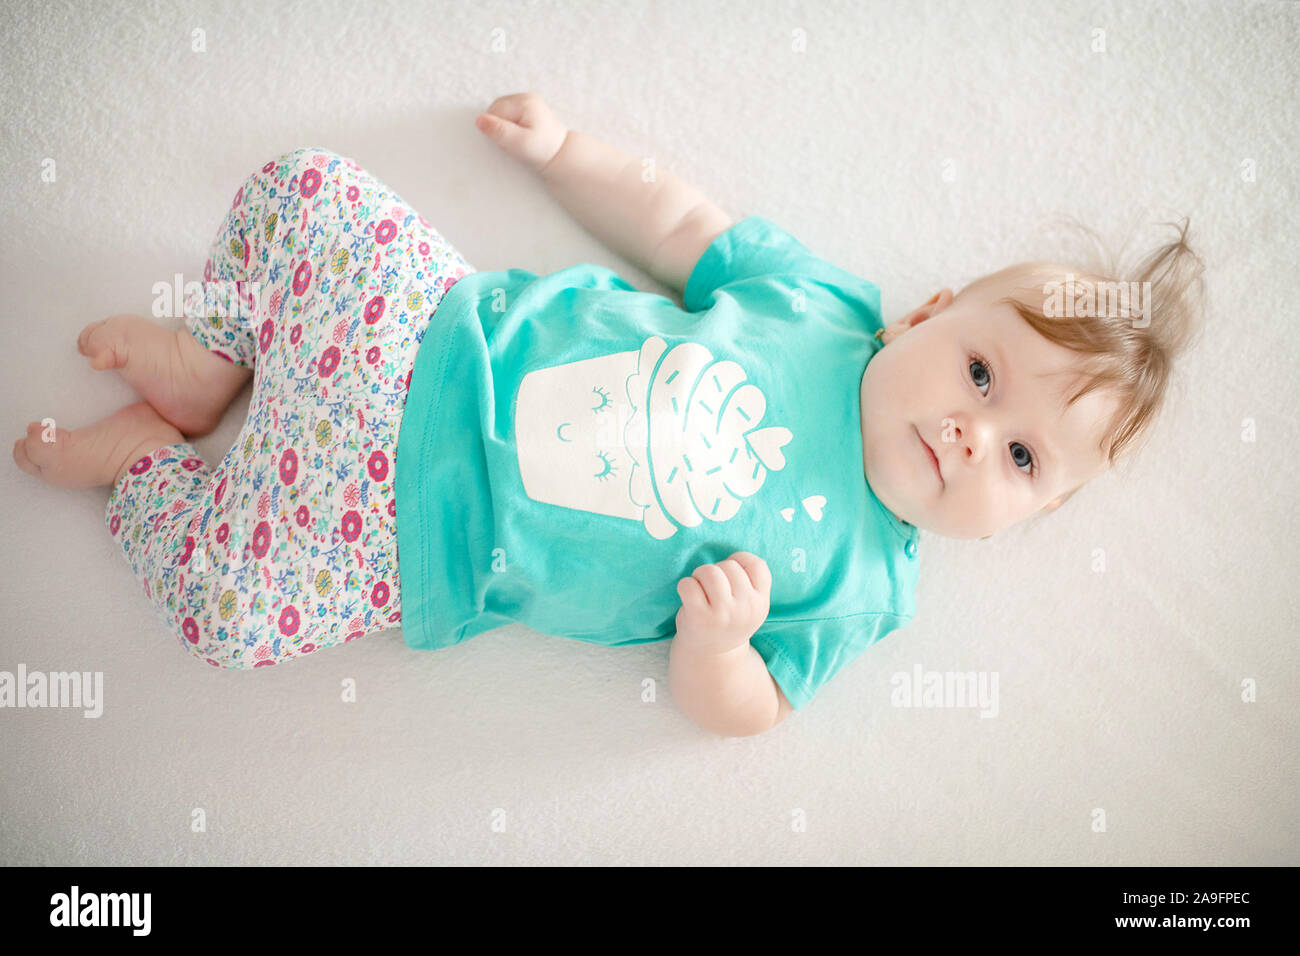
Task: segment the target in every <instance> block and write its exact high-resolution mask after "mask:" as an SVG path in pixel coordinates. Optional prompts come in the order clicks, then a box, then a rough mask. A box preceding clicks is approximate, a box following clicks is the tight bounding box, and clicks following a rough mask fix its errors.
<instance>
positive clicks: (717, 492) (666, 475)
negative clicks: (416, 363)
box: [515, 336, 794, 539]
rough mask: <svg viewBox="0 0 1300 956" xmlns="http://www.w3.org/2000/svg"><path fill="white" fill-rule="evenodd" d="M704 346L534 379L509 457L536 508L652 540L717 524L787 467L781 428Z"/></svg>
mask: <svg viewBox="0 0 1300 956" xmlns="http://www.w3.org/2000/svg"><path fill="white" fill-rule="evenodd" d="M766 411H767V398H766V397H765V396H764V395H763V392H762V391H761V390H760V389H759V388H758V387H757V386H755V385H753V384H752V383H750V382H747V381H746V376H745V370H744V369H742V368H741V367H740V366H739V365H738V364H737V363H735V362H732V361H729V360H721V361H715V360H714V358H713V355H712V354H711V353H710V352H709V350H708V349H707V348H705V347H704V346H702V345H700V344H698V343H695V342H683V343H681V344H679V345H676V346H674V347H673V348H672V349H669V348H668V345H667V343H666V342H664V340H663V339H661V338H659V337H658V336H651V337H650V338H648V339H646V340H645V342H643V343H642V345H641V348H640V349H634V350H632V351H628V352H616V353H613V354H610V355H602V356H597V357H596V358H590V359H583V360H582V361H578V362H570V363H568V364H566V365H557V366H554V367H552V368H545V369H535V370H533V371H531V372H529V373H528V374H527V375H525V376H524V378H523V381H522V382H520V383H519V391H518V393H517V394H516V396H515V448H516V451H517V453H518V456H519V473H520V476H521V477H522V479H523V484H524V492H525V493H526V494H527V495H528V497H529V498H532V499H533V500H534V501H542V502H547V503H549V504H554V505H560V506H561V507H565V508H575V509H578V510H580V511H590V512H594V513H596V514H604V515H613V516H615V517H620V518H627V519H629V520H632V521H641V522H643V523H644V525H645V528H646V531H648V532H649V533H650V535H651V536H652V537H654V538H660V539H662V538H670V537H672V536H673V535H674V534H676V533H677V529H678V528H679V527H687V528H693V527H695V526H697V525H699V524H700V523H701V522H702V521H704V520H705V519H708V520H710V521H726V520H727V519H729V518H731V517H733V516H734V515H735V514H736V513H737V512H738V511H739V510H740V507H741V503H742V502H743V501H744V499H746V498H748V497H749V496H751V495H753V494H754V493H755V492H756V491H758V489H759V488H761V487H762V485H763V480H764V478H766V477H767V472H768V471H769V470H770V471H780V470H781V469H782V468H784V467H785V456H784V455H783V454H782V453H781V448H782V446H784V445H785V444H787V443H788V442H789V441H790V439H791V438H793V437H794V436H793V434H792V433H791V431H790V430H789V429H788V428H782V427H780V426H773V425H768V426H766V427H760V425H761V423H762V421H763V416H764V414H765V413H766Z"/></svg>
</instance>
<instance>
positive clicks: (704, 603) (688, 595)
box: [677, 577, 709, 608]
mask: <svg viewBox="0 0 1300 956" xmlns="http://www.w3.org/2000/svg"><path fill="white" fill-rule="evenodd" d="M677 596H678V597H679V598H681V601H682V606H683V607H700V608H707V607H708V606H709V599H708V598H707V597H706V596H705V594H704V589H703V588H702V587H700V582H699V581H697V580H695V578H693V577H691V578H682V579H681V580H680V581H678V582H677Z"/></svg>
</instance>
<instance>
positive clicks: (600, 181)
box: [479, 93, 732, 292]
mask: <svg viewBox="0 0 1300 956" xmlns="http://www.w3.org/2000/svg"><path fill="white" fill-rule="evenodd" d="M481 116H486V117H488V119H483V120H481V122H480V124H479V128H480V129H482V130H483V132H484V133H486V134H487V135H488V136H490V137H491V138H492V139H493V140H494V141H496V142H497V143H498V145H500V146H501V148H502V149H504V150H506V152H508V153H510V155H512V156H514V157H515V158H516V159H519V160H520V161H521V162H523V163H525V164H527V165H529V166H531V167H532V168H533V169H535V170H536V171H537V172H538V173H540V174H541V177H542V179H543V181H544V182H545V183H546V185H547V187H548V188H549V189H550V190H551V192H552V193H553V194H554V195H555V197H556V198H557V199H559V200H560V202H561V203H563V205H564V207H565V208H566V209H568V210H569V212H570V213H571V214H572V215H573V217H574V218H575V219H577V220H578V221H579V222H580V223H582V225H583V226H584V227H586V229H587V230H588V231H589V232H590V233H591V234H592V235H594V236H595V237H596V238H597V239H599V240H600V241H601V242H603V243H605V245H607V246H609V247H610V248H611V249H613V250H614V251H615V252H617V253H619V255H621V256H623V257H624V258H626V259H628V260H630V261H631V262H633V263H635V264H636V265H637V266H639V267H640V268H642V269H644V270H645V271H646V272H647V273H649V274H650V275H651V276H653V277H654V278H655V279H656V280H657V281H659V282H662V283H663V284H664V285H666V286H668V287H670V288H672V289H676V290H677V291H678V292H681V291H683V290H684V289H685V288H686V281H687V280H688V279H689V278H690V275H691V272H692V270H693V269H694V268H695V264H696V262H698V261H699V258H700V256H701V255H703V253H704V250H705V249H707V248H708V247H709V244H710V243H711V242H712V241H713V240H714V239H715V238H716V237H717V236H718V235H719V234H720V233H723V232H725V231H726V230H727V229H728V228H729V227H730V226H731V225H732V220H731V217H730V216H728V215H727V214H726V213H725V212H723V211H722V210H721V209H719V208H718V207H717V206H715V205H714V204H713V203H711V202H709V200H708V199H706V198H705V197H704V195H703V194H702V193H700V192H699V191H698V190H696V189H694V188H693V187H691V186H689V185H687V184H686V183H684V182H682V181H681V180H680V179H678V178H677V177H676V176H674V175H672V173H669V172H668V171H666V170H661V169H657V168H649V176H648V178H647V167H645V166H644V163H643V160H641V159H639V158H637V157H634V156H629V155H627V154H626V153H623V152H621V151H620V150H618V149H615V148H614V147H613V146H610V145H608V144H607V143H603V142H601V141H600V140H598V139H596V138H595V137H592V136H588V135H587V134H586V133H583V132H581V131H580V130H576V129H568V128H567V127H565V126H564V124H562V123H561V122H560V121H559V120H558V119H557V118H556V117H555V115H554V113H552V112H551V110H550V107H548V106H547V105H546V103H545V102H544V101H543V100H542V98H541V97H540V96H538V95H537V94H536V93H515V94H512V95H510V96H504V97H501V98H500V99H498V100H496V101H495V102H493V104H492V105H491V106H489V107H488V109H487V112H486V113H485V114H481Z"/></svg>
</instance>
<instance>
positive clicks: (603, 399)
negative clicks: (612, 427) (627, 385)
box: [591, 385, 610, 412]
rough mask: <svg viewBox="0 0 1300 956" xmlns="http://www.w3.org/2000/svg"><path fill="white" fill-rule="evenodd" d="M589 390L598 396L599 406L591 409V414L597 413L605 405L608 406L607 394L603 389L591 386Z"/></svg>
mask: <svg viewBox="0 0 1300 956" xmlns="http://www.w3.org/2000/svg"><path fill="white" fill-rule="evenodd" d="M591 390H592V391H593V392H595V393H596V394H597V395H599V396H600V404H599V405H597V406H596V407H595V408H593V409H592V411H593V412H599V411H600V410H601V409H602V408H604V407H605V406H606V405H609V404H610V401H609V393H608V392H607V391H605V390H604V389H603V388H601V387H600V386H599V385H594V386H592V389H591Z"/></svg>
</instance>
